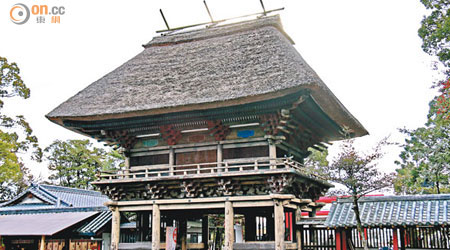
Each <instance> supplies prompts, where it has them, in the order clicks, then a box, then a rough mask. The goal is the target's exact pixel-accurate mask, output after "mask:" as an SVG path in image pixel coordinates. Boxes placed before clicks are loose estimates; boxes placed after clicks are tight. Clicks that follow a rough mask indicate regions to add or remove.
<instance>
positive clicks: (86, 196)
mask: <svg viewBox="0 0 450 250" xmlns="http://www.w3.org/2000/svg"><path fill="white" fill-rule="evenodd" d="M28 198H34V199H35V200H34V201H32V202H27V201H26V200H27V199H28ZM24 201H25V202H24ZM107 201H109V198H108V197H107V196H105V195H102V194H101V193H100V192H97V191H91V190H83V189H76V188H68V187H60V186H53V185H45V184H31V186H30V187H29V188H28V189H26V190H25V191H23V192H22V193H21V194H19V195H17V196H16V197H14V198H13V199H11V200H9V201H7V202H5V203H2V204H0V214H22V213H42V212H58V211H60V212H67V211H102V210H107V208H106V207H105V206H104V203H105V202H107Z"/></svg>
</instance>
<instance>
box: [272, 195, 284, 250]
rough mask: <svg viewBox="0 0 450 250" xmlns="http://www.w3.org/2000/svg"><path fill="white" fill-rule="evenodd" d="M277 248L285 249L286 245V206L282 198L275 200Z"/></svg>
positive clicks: (278, 249)
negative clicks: (284, 206)
mask: <svg viewBox="0 0 450 250" xmlns="http://www.w3.org/2000/svg"><path fill="white" fill-rule="evenodd" d="M274 203H275V205H274V217H275V218H274V220H275V250H285V245H284V231H285V227H284V208H283V203H282V201H281V200H278V199H277V200H275V201H274Z"/></svg>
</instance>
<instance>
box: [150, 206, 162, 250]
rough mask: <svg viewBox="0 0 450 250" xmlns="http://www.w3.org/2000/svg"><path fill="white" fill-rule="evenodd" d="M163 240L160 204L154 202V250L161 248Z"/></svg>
mask: <svg viewBox="0 0 450 250" xmlns="http://www.w3.org/2000/svg"><path fill="white" fill-rule="evenodd" d="M160 240H161V212H160V211H159V205H158V204H153V209H152V250H159V248H160V247H159V245H160V244H159V243H160Z"/></svg>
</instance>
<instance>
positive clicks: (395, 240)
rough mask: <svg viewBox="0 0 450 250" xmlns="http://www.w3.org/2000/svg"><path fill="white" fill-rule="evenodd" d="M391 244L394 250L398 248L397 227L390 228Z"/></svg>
mask: <svg viewBox="0 0 450 250" xmlns="http://www.w3.org/2000/svg"><path fill="white" fill-rule="evenodd" d="M392 245H393V247H394V250H398V234H397V228H393V229H392Z"/></svg>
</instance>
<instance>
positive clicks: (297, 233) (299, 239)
mask: <svg viewBox="0 0 450 250" xmlns="http://www.w3.org/2000/svg"><path fill="white" fill-rule="evenodd" d="M295 239H296V241H297V250H302V245H303V238H302V228H301V227H300V226H297V225H296V226H295Z"/></svg>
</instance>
